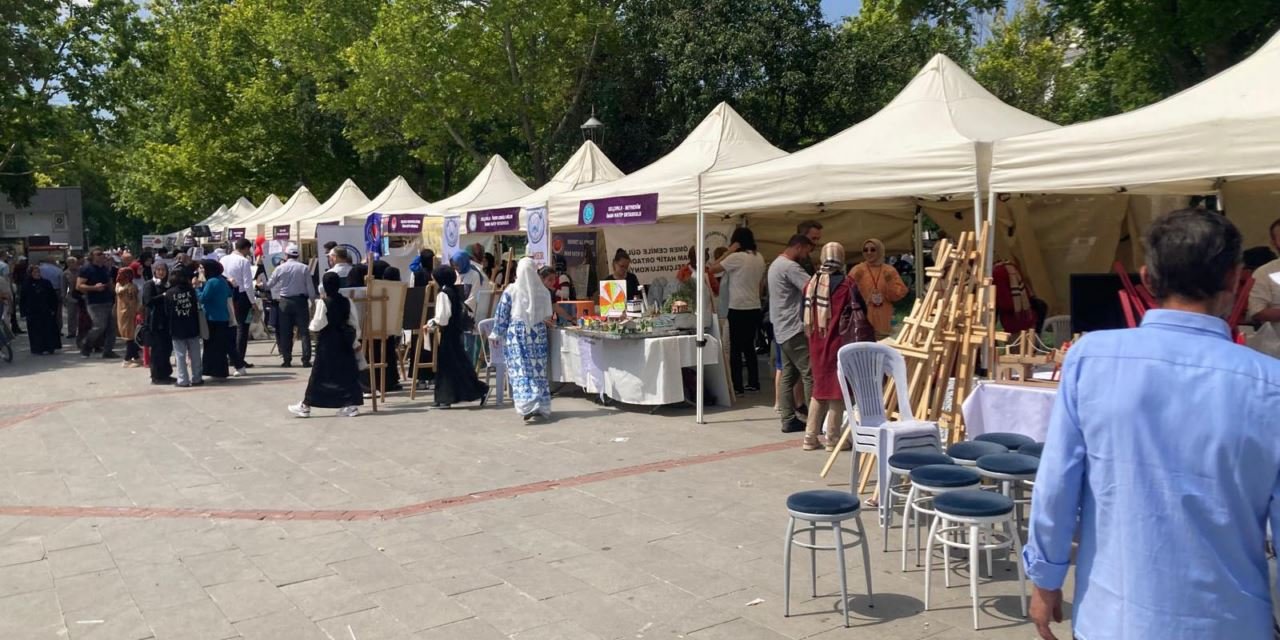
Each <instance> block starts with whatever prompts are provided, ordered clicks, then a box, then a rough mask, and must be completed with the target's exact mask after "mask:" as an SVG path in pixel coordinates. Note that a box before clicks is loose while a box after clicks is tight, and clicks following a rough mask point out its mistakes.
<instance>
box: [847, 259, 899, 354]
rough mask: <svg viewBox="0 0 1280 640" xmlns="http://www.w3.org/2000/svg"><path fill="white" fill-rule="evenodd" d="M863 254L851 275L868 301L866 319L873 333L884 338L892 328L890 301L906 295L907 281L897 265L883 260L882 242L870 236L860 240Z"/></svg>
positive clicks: (863, 297)
mask: <svg viewBox="0 0 1280 640" xmlns="http://www.w3.org/2000/svg"><path fill="white" fill-rule="evenodd" d="M862 257H863V262H862V263H860V264H858V266H856V267H854V268H853V273H851V274H850V277H852V278H853V282H854V284H856V285H857V286H858V293H861V294H862V299H863V300H866V301H867V319H868V320H870V321H871V326H873V327H875V329H876V337H877V338H884V337H887V336H888V335H889V331H890V330H892V329H893V303H895V302H897V301H899V300H901V299H903V298H904V297H906V295H907V285H906V284H905V283H903V282H902V278H901V277H900V276H899V275H898V270H897V269H894V268H893V267H891V266H889V265H887V264H885V263H884V243H883V242H880V241H879V240H877V239H875V238H871V239H870V240H867V241H866V242H864V243H862Z"/></svg>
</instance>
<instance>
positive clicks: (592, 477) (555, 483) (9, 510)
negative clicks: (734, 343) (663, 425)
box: [0, 440, 798, 520]
mask: <svg viewBox="0 0 1280 640" xmlns="http://www.w3.org/2000/svg"><path fill="white" fill-rule="evenodd" d="M797 443H798V441H796V440H784V441H780V442H770V443H768V444H761V445H756V446H754V447H747V448H745V449H733V450H730V451H717V452H715V453H704V454H700V455H695V456H688V457H685V458H673V459H671V460H660V461H657V462H648V463H645V464H637V465H632V466H629V467H619V468H617V469H606V470H604V471H595V472H592V473H584V474H582V475H578V476H571V477H568V478H560V479H558V480H540V481H538V482H530V483H526V484H518V485H514V486H510V487H501V488H498V489H489V490H487V491H480V492H476V493H469V494H466V495H460V496H453V497H449V498H437V499H435V500H429V501H427V502H419V503H416V504H411V505H406V506H403V507H396V508H391V509H358V510H345V509H319V510H313V511H305V510H286V509H200V508H194V507H70V506H68V507H56V506H27V507H19V506H8V507H6V506H0V516H39V517H45V518H157V519H160V518H171V519H172V518H203V519H208V520H397V519H400V518H408V517H412V516H418V515H422V514H424V513H433V512H436V511H445V510H448V509H451V508H454V507H458V506H462V505H469V504H477V503H480V502H489V501H492V500H505V499H507V498H515V497H517V496H524V495H529V494H534V493H543V492H546V491H552V490H555V489H559V488H562V487H579V486H583V485H588V484H595V483H597V482H605V481H608V480H616V479H618V478H627V477H631V476H638V475H643V474H646V473H662V472H665V471H668V470H671V469H681V468H684V467H692V466H695V465H700V464H709V463H712V462H721V461H723V460H732V459H734V458H744V457H747V456H754V455H760V454H765V453H773V452H776V451H783V450H786V449H789V448H792V447H794V446H796V444H797Z"/></svg>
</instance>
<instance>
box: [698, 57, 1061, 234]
mask: <svg viewBox="0 0 1280 640" xmlns="http://www.w3.org/2000/svg"><path fill="white" fill-rule="evenodd" d="M1055 126H1056V125H1054V124H1053V123H1051V122H1048V121H1046V120H1042V119H1040V118H1037V117H1035V116H1033V115H1031V114H1028V113H1025V112H1022V111H1019V110H1018V109H1015V108H1013V107H1011V106H1009V105H1007V104H1005V103H1003V102H1001V101H1000V100H999V99H998V98H996V97H995V96H993V95H991V93H990V92H988V91H987V90H986V89H984V88H983V87H982V85H980V84H978V83H977V82H976V81H975V80H974V79H973V78H971V77H969V75H968V74H967V73H965V72H964V70H963V69H962V68H960V66H959V65H957V64H956V63H955V62H953V61H952V60H951V59H950V58H948V57H946V56H944V55H942V54H938V55H936V56H934V57H933V59H932V60H930V61H929V62H928V63H927V64H926V65H925V66H924V67H923V68H922V69H920V71H919V72H918V73H916V76H915V78H913V79H912V80H911V82H910V83H909V84H908V85H907V86H906V88H904V89H903V90H902V92H901V93H899V94H898V95H897V97H895V98H894V99H893V101H892V102H890V103H889V104H888V105H887V106H885V108H883V109H881V110H880V111H879V112H878V113H876V114H875V115H873V116H871V117H870V118H867V119H866V120H863V121H862V122H859V123H858V124H856V125H854V126H852V127H850V128H848V129H845V130H844V131H842V132H840V133H839V134H836V135H835V136H833V137H831V138H829V139H827V140H824V141H822V142H820V143H818V144H815V145H813V146H811V147H808V148H806V149H803V150H800V151H797V152H795V153H793V154H791V155H788V156H786V157H783V158H779V159H776V160H771V161H769V162H762V163H759V164H754V165H751V166H746V167H742V168H739V169H734V170H731V171H716V172H713V173H709V174H707V176H706V177H705V178H703V191H702V206H703V209H704V211H706V212H708V213H715V212H720V213H729V212H749V211H801V212H812V211H823V210H827V211H830V210H851V209H865V208H880V207H883V206H884V205H886V204H890V205H892V204H893V203H892V202H891V199H901V198H940V197H953V196H962V197H964V198H966V199H967V198H969V197H973V196H975V195H976V194H979V193H984V192H985V187H986V181H987V172H988V171H989V168H990V157H991V155H990V154H991V143H992V142H993V141H995V140H1000V139H1003V138H1007V137H1010V136H1014V135H1020V134H1024V133H1029V132H1033V131H1042V130H1045V129H1052V128H1054V127H1055ZM975 199H978V198H975ZM901 204H902V203H899V206H901ZM908 206H913V205H908Z"/></svg>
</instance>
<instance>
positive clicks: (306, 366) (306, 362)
mask: <svg viewBox="0 0 1280 640" xmlns="http://www.w3.org/2000/svg"><path fill="white" fill-rule="evenodd" d="M302 368H303V369H310V368H311V361H310V360H303V361H302Z"/></svg>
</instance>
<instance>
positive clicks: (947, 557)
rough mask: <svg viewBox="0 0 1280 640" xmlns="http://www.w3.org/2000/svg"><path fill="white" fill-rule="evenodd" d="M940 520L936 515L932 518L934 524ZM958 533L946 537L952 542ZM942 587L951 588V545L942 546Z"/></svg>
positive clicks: (926, 559) (950, 533)
mask: <svg viewBox="0 0 1280 640" xmlns="http://www.w3.org/2000/svg"><path fill="white" fill-rule="evenodd" d="M941 519H942V518H939V517H938V516H937V515H936V514H935V515H934V516H933V521H934V522H937V521H939V520H941ZM958 533H959V532H958V531H954V530H953V531H950V532H948V533H947V534H946V535H947V536H948V537H949V538H951V539H952V540H955V539H956V535H957V534H958ZM926 555H927V554H926ZM928 561H929V559H928V558H925V562H928ZM942 586H944V587H946V588H948V589H950V588H951V545H949V544H944V545H942Z"/></svg>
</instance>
